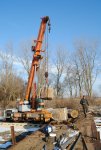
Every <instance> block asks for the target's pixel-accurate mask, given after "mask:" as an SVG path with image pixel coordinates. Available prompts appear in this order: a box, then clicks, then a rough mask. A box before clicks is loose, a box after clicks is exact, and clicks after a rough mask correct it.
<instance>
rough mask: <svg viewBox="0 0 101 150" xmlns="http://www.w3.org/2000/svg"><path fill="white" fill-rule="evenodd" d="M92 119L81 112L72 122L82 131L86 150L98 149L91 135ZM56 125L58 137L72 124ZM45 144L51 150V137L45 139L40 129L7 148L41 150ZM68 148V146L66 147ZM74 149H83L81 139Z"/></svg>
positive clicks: (12, 149)
mask: <svg viewBox="0 0 101 150" xmlns="http://www.w3.org/2000/svg"><path fill="white" fill-rule="evenodd" d="M93 123H94V121H93V115H92V114H88V115H87V117H86V118H85V117H84V115H83V114H81V115H80V116H79V118H78V119H77V120H76V121H75V123H74V124H73V128H74V127H75V128H76V129H79V131H80V132H81V133H82V135H83V137H84V139H85V142H86V144H87V147H88V150H89V149H90V150H100V149H96V148H95V146H94V145H95V144H94V142H95V139H94V137H93V135H92V128H91V127H92V124H93ZM55 126H56V129H57V131H56V135H57V137H59V136H60V135H61V134H63V133H68V132H67V131H68V129H69V128H68V126H69V127H70V126H72V124H71V123H70V124H66V123H65V124H57V125H55ZM44 145H45V146H46V150H53V148H54V145H53V139H50V140H48V142H46V141H45V134H44V133H42V132H41V131H36V132H35V133H33V134H31V135H29V136H27V137H26V138H25V139H23V140H22V141H20V142H19V143H17V144H16V145H15V146H12V147H10V148H8V150H42V148H43V147H44ZM67 149H68V150H69V148H67ZM75 150H83V145H82V142H81V140H79V142H78V144H77V145H76V147H75Z"/></svg>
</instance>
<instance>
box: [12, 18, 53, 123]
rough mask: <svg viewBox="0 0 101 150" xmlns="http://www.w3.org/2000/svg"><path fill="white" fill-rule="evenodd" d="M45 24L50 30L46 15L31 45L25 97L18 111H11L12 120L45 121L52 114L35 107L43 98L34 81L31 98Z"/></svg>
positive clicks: (40, 57) (20, 102)
mask: <svg viewBox="0 0 101 150" xmlns="http://www.w3.org/2000/svg"><path fill="white" fill-rule="evenodd" d="M47 24H48V26H49V31H50V19H49V17H48V16H46V17H43V18H42V21H41V25H40V29H39V34H38V38H37V40H36V41H35V46H32V51H33V52H34V54H33V59H32V64H31V69H30V74H29V78H28V83H27V89H26V94H25V99H24V101H19V104H18V112H14V113H13V120H14V121H45V122H47V121H49V120H50V119H51V118H52V114H51V113H50V112H48V111H47V110H46V109H44V108H43V109H38V107H37V105H38V106H41V107H42V106H43V100H42V99H40V98H37V95H36V84H35V83H34V94H33V96H32V98H31V91H32V85H33V81H34V79H35V75H36V72H37V70H38V67H39V63H40V60H41V59H42V55H41V52H44V51H42V50H41V49H42V43H43V39H44V34H45V30H46V25H47ZM36 107H37V108H36Z"/></svg>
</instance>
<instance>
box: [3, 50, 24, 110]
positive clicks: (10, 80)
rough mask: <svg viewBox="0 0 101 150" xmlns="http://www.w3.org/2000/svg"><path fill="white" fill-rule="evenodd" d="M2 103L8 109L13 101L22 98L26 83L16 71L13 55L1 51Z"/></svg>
mask: <svg viewBox="0 0 101 150" xmlns="http://www.w3.org/2000/svg"><path fill="white" fill-rule="evenodd" d="M0 62H1V63H0V68H1V72H0V101H2V103H3V107H6V106H7V104H9V103H10V101H11V100H16V98H17V97H22V95H23V94H22V93H23V92H22V91H23V88H24V82H23V80H22V79H21V78H19V77H18V76H17V73H16V72H15V71H14V68H13V62H14V58H13V55H11V54H10V53H7V52H6V53H4V52H2V51H0Z"/></svg>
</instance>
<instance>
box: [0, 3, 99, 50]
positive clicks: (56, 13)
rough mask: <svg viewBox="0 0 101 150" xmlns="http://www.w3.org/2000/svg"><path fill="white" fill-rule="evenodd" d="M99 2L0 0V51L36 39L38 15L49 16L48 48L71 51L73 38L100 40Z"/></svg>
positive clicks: (38, 22) (39, 16)
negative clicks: (5, 47) (10, 43)
mask: <svg viewBox="0 0 101 150" xmlns="http://www.w3.org/2000/svg"><path fill="white" fill-rule="evenodd" d="M100 14H101V1H100V0H37V1H36V0H0V48H2V47H4V46H5V45H6V44H7V43H9V42H12V43H13V44H14V45H15V46H18V45H19V43H20V42H21V41H23V40H27V39H31V38H36V37H37V33H38V30H39V25H40V18H41V17H42V16H46V15H48V16H50V19H51V25H52V30H51V35H50V45H51V47H52V49H53V50H54V48H55V47H56V46H58V45H59V44H60V45H65V47H67V48H68V49H69V50H72V46H73V42H74V41H75V39H78V38H79V39H80V38H85V39H87V38H91V39H98V40H101V30H100V29H101V17H100Z"/></svg>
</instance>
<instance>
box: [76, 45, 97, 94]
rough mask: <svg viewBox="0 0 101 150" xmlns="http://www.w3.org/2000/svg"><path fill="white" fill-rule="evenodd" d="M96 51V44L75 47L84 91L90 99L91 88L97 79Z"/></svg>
mask: <svg viewBox="0 0 101 150" xmlns="http://www.w3.org/2000/svg"><path fill="white" fill-rule="evenodd" d="M96 51H97V45H96V43H93V44H91V45H87V44H85V43H79V45H78V46H77V53H78V59H79V61H80V65H81V69H82V76H83V82H84V89H85V91H86V93H87V94H88V96H90V97H91V96H92V87H93V84H94V82H95V80H96V77H97V70H96V68H95V60H96Z"/></svg>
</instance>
